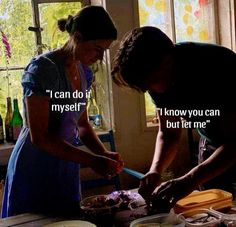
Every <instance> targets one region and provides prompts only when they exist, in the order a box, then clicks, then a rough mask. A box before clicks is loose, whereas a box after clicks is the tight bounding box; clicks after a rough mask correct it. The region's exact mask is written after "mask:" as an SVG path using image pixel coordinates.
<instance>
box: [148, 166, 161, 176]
mask: <svg viewBox="0 0 236 227" xmlns="http://www.w3.org/2000/svg"><path fill="white" fill-rule="evenodd" d="M149 172H153V173H158V174H161V171H160V168H159V167H158V165H157V164H152V165H151V167H150V169H149Z"/></svg>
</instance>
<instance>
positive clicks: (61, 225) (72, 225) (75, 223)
mask: <svg viewBox="0 0 236 227" xmlns="http://www.w3.org/2000/svg"><path fill="white" fill-rule="evenodd" d="M44 227H96V225H94V224H92V223H91V222H87V221H79V220H71V221H59V222H54V223H51V224H48V225H44Z"/></svg>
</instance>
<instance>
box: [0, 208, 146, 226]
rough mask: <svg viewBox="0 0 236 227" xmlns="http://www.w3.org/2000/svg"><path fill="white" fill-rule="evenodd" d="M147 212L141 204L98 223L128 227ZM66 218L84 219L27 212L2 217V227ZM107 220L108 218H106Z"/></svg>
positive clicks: (32, 224) (42, 223)
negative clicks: (109, 222)
mask: <svg viewBox="0 0 236 227" xmlns="http://www.w3.org/2000/svg"><path fill="white" fill-rule="evenodd" d="M144 214H146V209H145V206H141V207H139V208H137V209H134V210H123V211H118V212H117V213H116V214H115V216H114V218H113V220H112V224H105V225H104V223H103V224H102V225H98V226H101V227H128V226H129V224H130V222H131V221H133V220H135V219H137V218H139V217H140V216H141V215H142V216H143V215H144ZM65 220H82V219H81V218H78V217H77V218H76V217H74V218H65V217H49V216H46V215H41V214H31V213H25V214H21V215H16V216H12V217H9V218H3V219H0V227H10V226H14V227H42V226H44V225H46V224H50V223H54V222H58V221H65ZM106 222H107V219H106Z"/></svg>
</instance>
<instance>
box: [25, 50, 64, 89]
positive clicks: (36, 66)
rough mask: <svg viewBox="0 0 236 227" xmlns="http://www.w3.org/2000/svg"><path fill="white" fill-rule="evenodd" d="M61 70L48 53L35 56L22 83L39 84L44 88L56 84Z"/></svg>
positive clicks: (26, 69) (26, 70)
mask: <svg viewBox="0 0 236 227" xmlns="http://www.w3.org/2000/svg"><path fill="white" fill-rule="evenodd" d="M59 75H60V72H59V68H58V65H57V64H56V63H55V62H54V61H53V60H52V59H51V58H50V57H49V55H48V54H42V55H39V56H36V57H34V58H33V59H32V60H31V61H30V63H29V64H28V65H27V66H26V68H25V70H24V73H23V76H22V85H23V86H27V85H28V84H29V85H30V86H37V87H41V88H42V89H44V88H46V87H48V85H50V86H54V85H55V86H56V83H57V81H58V78H59Z"/></svg>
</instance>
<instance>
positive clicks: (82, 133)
mask: <svg viewBox="0 0 236 227" xmlns="http://www.w3.org/2000/svg"><path fill="white" fill-rule="evenodd" d="M79 137H80V139H81V140H82V141H83V143H84V144H85V145H86V147H88V148H89V150H91V151H92V152H93V153H95V154H98V155H103V154H104V153H105V152H106V150H107V149H106V147H105V146H104V144H103V143H102V142H101V141H100V139H99V138H98V136H97V134H96V132H95V131H94V130H93V128H92V126H91V125H90V124H89V123H88V125H86V126H81V127H80V128H79Z"/></svg>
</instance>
